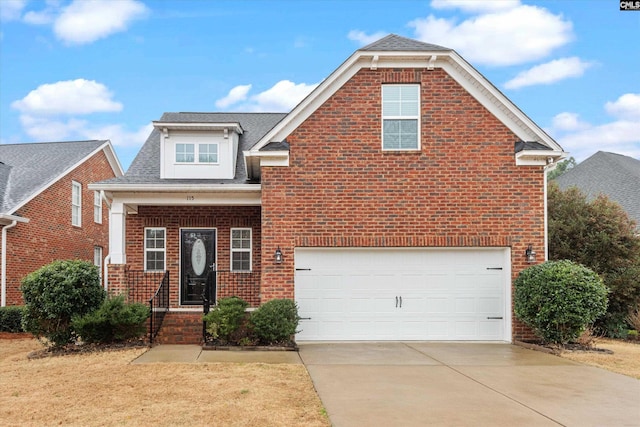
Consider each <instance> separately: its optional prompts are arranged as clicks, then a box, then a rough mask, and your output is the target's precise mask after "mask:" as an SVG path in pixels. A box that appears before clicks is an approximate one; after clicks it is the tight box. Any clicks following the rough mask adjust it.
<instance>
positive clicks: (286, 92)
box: [216, 80, 318, 112]
mask: <svg viewBox="0 0 640 427" xmlns="http://www.w3.org/2000/svg"><path fill="white" fill-rule="evenodd" d="M317 86H318V83H316V84H307V83H297V84H296V83H294V82H292V81H289V80H280V81H279V82H278V83H276V84H275V85H273V86H272V87H271V88H269V89H267V90H265V91H263V92H260V93H258V94H256V95H252V96H248V94H249V90H250V89H251V85H244V86H242V85H241V86H236V87H234V88H233V89H231V91H230V92H229V94H228V95H227V96H226V97H224V98H221V99H219V100H218V101H216V106H217V107H220V108H227V107H230V106H231V105H235V108H236V109H237V110H239V111H252V112H259V111H268V112H289V111H291V109H293V107H295V106H296V105H298V103H299V102H300V101H302V100H303V99H304V98H305V97H306V96H307V95H309V93H311V91H312V90H313V89H315V88H316V87H317ZM236 89H237V91H236ZM234 91H236V93H235V94H232V92H234ZM234 97H237V99H235V100H234ZM231 101H233V102H231ZM243 101H246V102H243Z"/></svg>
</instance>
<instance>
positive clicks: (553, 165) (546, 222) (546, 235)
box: [542, 153, 568, 261]
mask: <svg viewBox="0 0 640 427" xmlns="http://www.w3.org/2000/svg"><path fill="white" fill-rule="evenodd" d="M565 154H568V153H565ZM558 160H559V159H556V161H553V160H552V161H551V162H548V163H547V165H546V166H545V167H544V168H543V169H542V170H543V173H544V260H545V261H549V213H548V212H547V211H548V203H547V172H551V171H552V170H554V169H555V168H556V166H558Z"/></svg>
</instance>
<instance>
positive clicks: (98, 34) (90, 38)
mask: <svg viewBox="0 0 640 427" xmlns="http://www.w3.org/2000/svg"><path fill="white" fill-rule="evenodd" d="M147 11H148V9H147V7H146V6H145V5H144V4H143V3H140V2H138V1H136V0H119V1H111V0H74V1H73V2H72V3H71V4H70V5H69V6H67V7H65V8H64V9H63V10H62V13H61V14H60V16H59V17H58V18H57V19H56V21H55V23H54V26H53V30H54V32H55V34H56V36H57V37H58V38H59V39H60V40H63V41H65V42H67V43H69V44H86V43H91V42H94V41H96V40H98V39H101V38H105V37H107V36H109V35H111V34H113V33H117V32H121V31H124V30H126V29H127V27H128V26H129V24H131V22H132V21H133V20H135V19H139V18H141V17H143V16H144V15H146V13H147Z"/></svg>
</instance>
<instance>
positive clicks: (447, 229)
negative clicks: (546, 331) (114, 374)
mask: <svg viewBox="0 0 640 427" xmlns="http://www.w3.org/2000/svg"><path fill="white" fill-rule="evenodd" d="M564 156H565V153H564V152H563V150H562V148H561V147H560V146H559V145H558V144H557V143H556V142H555V141H553V139H551V138H550V137H549V136H548V135H547V134H546V133H545V132H544V131H543V130H542V129H541V128H539V127H538V126H537V125H536V124H535V123H533V122H532V121H531V119H529V118H528V117H527V116H526V115H525V114H524V113H523V112H522V111H520V110H519V109H518V108H517V107H516V106H515V105H513V104H512V103H511V101H509V100H508V99H507V98H506V97H505V96H504V95H503V94H502V93H501V92H500V91H499V90H498V89H496V88H495V87H494V86H493V85H492V84H491V83H490V82H488V81H487V80H486V79H485V78H484V77H483V76H482V75H481V74H480V73H478V71H476V70H475V69H474V68H473V67H472V66H471V65H470V64H468V63H467V62H466V61H465V60H464V59H463V58H462V57H460V56H459V55H458V54H457V53H456V52H455V51H453V50H451V49H448V48H444V47H441V46H435V45H431V44H427V43H422V42H418V41H415V40H411V39H406V38H403V37H399V36H396V35H390V36H387V37H385V38H383V39H381V40H379V41H377V42H375V43H372V44H370V45H368V46H366V47H363V48H361V49H359V50H357V51H356V52H355V53H354V54H353V55H352V56H351V57H349V58H348V59H347V60H346V61H345V62H344V63H342V65H340V67H338V69H336V70H335V71H334V72H333V73H332V74H331V75H329V76H328V77H327V78H326V79H325V80H323V82H322V83H321V84H320V85H319V86H318V87H317V88H316V89H315V90H314V91H313V92H312V93H311V94H310V95H309V96H307V97H306V98H305V99H304V100H303V101H302V102H301V103H300V104H298V105H297V106H296V107H295V108H294V109H293V110H292V111H291V112H290V113H288V114H267V113H165V114H164V115H163V116H162V118H161V119H160V120H158V121H156V122H154V130H153V132H152V133H151V135H150V136H149V138H148V140H147V141H146V143H145V145H144V146H143V148H142V149H141V151H140V153H139V154H138V156H137V157H136V159H135V160H134V162H133V164H132V165H131V168H130V169H129V170H128V171H127V173H126V174H125V175H124V176H122V177H119V178H115V179H112V180H109V181H105V182H101V183H97V184H94V185H92V186H90V188H93V189H96V190H103V191H105V192H106V194H107V197H108V198H109V199H110V200H111V206H112V209H111V223H110V226H111V232H110V236H111V242H110V248H111V252H110V257H111V261H110V262H111V264H110V265H109V286H111V288H112V290H113V291H115V292H128V293H129V294H130V295H131V294H132V293H137V292H139V290H140V289H146V290H145V291H144V292H143V294H144V297H145V298H147V297H148V296H149V295H151V293H153V289H155V287H157V286H156V285H157V281H156V285H154V284H152V285H148V284H136V282H135V281H134V280H133V279H132V278H133V277H138V275H143V276H149V275H152V274H155V273H154V272H156V271H159V272H161V273H162V272H168V273H166V274H167V275H168V277H169V283H170V284H171V285H170V296H169V304H168V306H169V313H170V314H171V315H172V316H173V317H174V318H178V317H179V318H180V319H181V320H180V322H179V323H180V324H181V325H182V326H184V325H185V324H186V323H187V322H189V320H188V319H189V318H190V319H191V321H192V322H195V323H194V324H197V322H198V321H199V319H200V316H201V312H202V304H203V302H202V297H203V289H204V286H205V283H206V277H213V280H214V281H215V292H214V293H215V294H214V295H210V297H211V298H220V297H223V296H227V295H240V296H242V297H243V298H245V299H247V300H248V301H250V303H251V305H252V306H254V307H255V306H257V305H259V304H260V303H264V302H266V301H268V300H271V299H274V298H291V299H295V301H296V302H297V303H298V306H299V313H300V315H301V317H302V318H303V319H302V320H301V323H300V329H302V331H301V332H300V333H299V334H298V335H297V339H298V340H400V339H402V340H474V341H476V340H490V341H494V340H498V341H511V340H513V339H521V338H525V337H526V335H527V334H529V331H528V330H527V329H525V328H524V327H523V326H522V325H520V324H519V323H518V322H517V321H516V320H515V319H514V317H513V314H512V298H511V295H512V283H513V280H514V279H515V277H516V276H517V274H518V273H519V272H520V271H521V270H522V269H524V268H526V267H527V266H529V265H531V263H532V262H540V261H543V260H544V258H545V252H546V216H545V212H546V210H545V200H546V197H545V169H546V168H547V167H548V166H549V165H551V164H553V163H555V162H557V161H558V160H559V159H561V158H563V157H564ZM536 253H537V258H536V257H535V254H536ZM214 269H215V271H216V273H210V274H209V276H208V275H207V274H208V272H209V271H210V270H214ZM204 295H206V293H205V294H204ZM169 317H171V316H169ZM183 329H184V328H183Z"/></svg>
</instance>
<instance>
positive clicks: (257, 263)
mask: <svg viewBox="0 0 640 427" xmlns="http://www.w3.org/2000/svg"><path fill="white" fill-rule="evenodd" d="M260 220H261V213H260V207H259V206H140V207H139V209H138V213H137V214H136V215H129V216H127V224H126V227H127V233H126V239H127V240H126V253H127V268H129V269H132V270H144V229H145V228H146V227H165V228H166V229H167V232H166V238H167V242H166V245H167V253H166V263H167V266H166V268H167V269H168V270H170V273H169V274H170V276H169V277H170V283H171V286H170V292H171V294H170V303H171V306H172V307H178V306H179V293H178V292H179V286H180V277H179V272H180V229H181V228H215V229H216V230H217V233H216V239H217V246H216V252H217V260H216V263H217V268H218V269H219V270H230V269H231V264H230V262H231V250H230V247H231V241H230V237H231V228H251V229H252V244H253V248H252V269H253V271H254V272H256V274H257V275H258V277H259V275H260V270H261V255H260V254H261V240H262V236H261V226H260ZM118 279H120V278H118ZM114 280H116V277H114ZM109 281H110V283H111V275H110V277H109ZM110 286H111V285H110ZM190 307H193V306H190Z"/></svg>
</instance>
